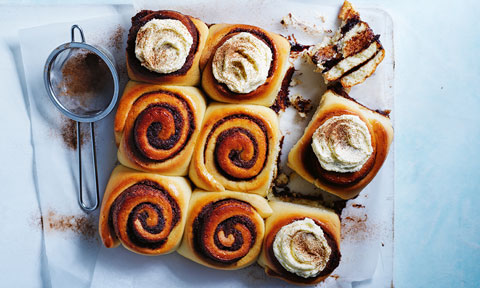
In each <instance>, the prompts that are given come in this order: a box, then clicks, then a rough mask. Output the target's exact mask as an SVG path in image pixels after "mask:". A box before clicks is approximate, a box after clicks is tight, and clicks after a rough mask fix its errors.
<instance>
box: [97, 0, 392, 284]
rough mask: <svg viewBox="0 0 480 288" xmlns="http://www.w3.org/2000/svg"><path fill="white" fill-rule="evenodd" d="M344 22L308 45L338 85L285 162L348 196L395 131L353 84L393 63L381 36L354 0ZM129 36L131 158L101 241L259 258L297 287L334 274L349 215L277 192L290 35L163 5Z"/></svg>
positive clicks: (116, 183) (229, 260)
mask: <svg viewBox="0 0 480 288" xmlns="http://www.w3.org/2000/svg"><path fill="white" fill-rule="evenodd" d="M339 18H340V19H341V20H342V24H341V27H340V28H339V29H338V31H337V32H336V34H335V35H334V36H333V37H331V38H330V39H328V41H324V42H323V43H322V44H319V45H317V46H315V47H314V49H312V50H311V51H309V55H310V56H311V59H312V63H313V64H314V65H315V67H316V68H315V69H316V70H317V71H319V72H321V73H322V74H323V76H324V78H325V81H326V82H327V83H329V84H331V85H330V86H329V87H331V88H329V89H327V92H326V93H325V94H324V95H323V96H322V99H321V102H320V104H319V106H318V108H317V110H316V112H315V114H314V116H313V118H312V120H311V122H310V123H309V125H308V126H307V128H306V129H305V132H304V134H303V136H302V137H301V139H300V140H299V141H298V142H297V143H296V145H295V146H294V147H293V149H292V150H291V151H289V155H288V165H289V167H291V168H292V169H293V170H294V171H295V172H296V173H298V174H299V175H300V176H301V177H303V178H304V179H305V180H307V181H309V182H311V183H313V184H314V185H316V186H317V187H319V188H321V189H322V190H324V191H327V192H330V193H333V194H335V195H337V196H339V197H341V198H343V199H350V198H353V197H355V196H356V195H358V193H360V191H361V190H362V189H363V188H364V187H365V186H366V185H367V184H368V183H369V182H370V181H371V180H372V178H373V177H374V176H375V175H376V173H377V172H378V170H379V169H380V167H381V166H382V164H383V162H384V160H385V158H386V156H387V153H388V150H389V146H390V143H391V141H392V137H393V130H392V126H391V122H390V119H389V117H388V115H384V114H381V113H378V112H375V111H372V110H370V109H368V108H366V107H364V106H362V105H360V104H359V103H357V102H356V101H355V100H354V99H353V98H351V97H349V96H348V95H347V93H346V92H345V91H346V90H348V88H349V87H351V86H353V85H356V84H359V83H361V82H363V81H364V80H365V79H366V78H368V77H369V76H370V75H371V74H372V73H373V72H374V71H375V68H376V66H377V65H378V64H379V63H380V62H381V61H382V59H383V56H384V50H383V48H382V46H381V44H380V42H379V39H378V36H376V35H374V34H373V32H372V30H371V28H370V27H369V26H368V24H367V23H366V22H364V21H362V20H361V19H360V16H359V14H358V13H357V12H356V11H355V10H354V9H353V7H352V6H351V5H350V3H348V2H345V3H344V5H343V6H342V8H341V11H340V14H339ZM127 41H128V42H127V51H126V52H127V70H128V75H129V78H130V80H131V81H130V82H129V83H128V84H127V86H126V87H125V90H124V92H123V96H122V98H121V100H120V102H119V106H118V110H117V112H116V116H115V123H114V130H115V131H114V132H115V140H116V143H117V146H118V160H119V162H120V163H121V165H118V166H117V167H116V168H115V169H114V170H113V172H112V175H111V177H110V180H109V182H108V185H107V187H106V191H105V194H104V198H103V202H102V207H101V214H100V223H99V231H100V235H101V239H102V242H103V243H104V245H105V246H106V247H116V246H118V245H119V244H120V243H121V244H123V246H125V247H126V248H127V249H129V250H131V251H133V252H136V253H140V254H146V255H161V254H167V253H171V252H173V251H177V252H178V253H179V254H181V255H183V256H184V257H186V258H189V259H191V260H193V261H195V262H197V263H200V264H202V265H205V266H208V267H211V268H216V269H239V268H242V267H246V266H248V265H251V264H253V263H254V262H255V261H258V263H259V264H260V265H261V266H262V267H263V268H264V269H265V272H266V273H267V274H268V275H270V276H273V277H279V278H281V279H284V280H286V281H288V282H292V283H296V284H314V283H318V282H320V281H322V280H323V279H325V278H326V277H328V276H329V275H330V274H331V273H332V272H333V271H334V270H335V268H336V267H337V266H338V265H339V263H340V258H341V255H340V226H341V225H340V219H339V216H338V215H337V214H336V213H335V212H334V211H332V210H330V209H327V208H322V207H319V205H316V206H315V207H312V206H308V205H305V204H299V203H296V202H295V201H291V202H283V201H278V200H277V201H268V200H267V199H266V196H267V193H268V191H269V189H270V187H271V184H272V180H273V179H274V178H275V176H276V172H277V171H276V170H277V161H278V159H277V158H278V156H279V152H280V151H279V150H280V140H281V133H280V131H279V121H278V115H277V114H276V113H275V112H274V111H273V110H272V109H270V108H269V106H271V105H272V104H273V103H274V101H275V99H276V97H277V94H278V92H279V90H280V87H281V85H282V81H283V79H284V77H285V74H286V72H287V70H288V69H289V68H290V67H291V64H290V62H289V55H290V44H289V42H288V41H287V40H286V39H285V38H284V37H282V36H280V35H278V34H275V33H271V32H268V31H265V30H263V29H261V28H259V27H255V26H250V25H237V24H215V25H211V26H210V27H208V26H207V25H206V24H205V23H203V22H202V21H201V20H199V19H196V18H194V17H191V16H187V15H183V14H181V13H178V12H174V11H166V10H164V11H145V10H144V11H141V12H139V13H138V14H137V15H135V16H134V17H133V18H132V26H131V29H130V31H129V36H128V40H127ZM200 87H201V88H200ZM207 97H209V98H210V101H209V102H208V103H209V104H208V106H207V101H206V99H207ZM186 176H188V177H189V179H190V181H191V182H190V181H189V180H187V178H186ZM191 183H193V185H194V186H195V187H196V188H195V190H194V191H193V192H192V184H191Z"/></svg>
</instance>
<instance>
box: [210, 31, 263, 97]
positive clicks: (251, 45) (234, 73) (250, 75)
mask: <svg viewBox="0 0 480 288" xmlns="http://www.w3.org/2000/svg"><path fill="white" fill-rule="evenodd" d="M271 62H272V51H271V50H270V48H269V47H268V46H267V44H265V43H264V42H263V41H262V40H260V39H259V38H257V37H255V36H254V35H252V34H251V33H248V32H241V33H238V34H236V35H234V36H233V37H231V38H230V39H228V40H227V41H225V43H223V44H222V45H221V46H220V47H219V48H218V49H217V51H216V52H215V55H214V56H213V62H212V72H213V76H214V77H215V79H217V81H218V82H220V83H224V84H225V85H227V87H228V89H230V91H232V92H235V93H250V92H252V91H254V90H255V89H257V88H258V87H259V86H260V85H262V84H263V83H265V81H266V80H267V77H268V70H269V69H270V64H271Z"/></svg>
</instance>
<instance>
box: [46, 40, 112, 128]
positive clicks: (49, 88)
mask: <svg viewBox="0 0 480 288" xmlns="http://www.w3.org/2000/svg"><path fill="white" fill-rule="evenodd" d="M72 48H80V49H85V50H88V51H90V52H92V53H94V54H95V55H97V56H99V57H100V58H101V59H102V60H103V62H105V64H107V66H108V69H109V71H110V74H111V75H112V79H113V95H112V99H111V100H110V103H109V104H108V105H107V107H106V108H105V109H103V110H101V112H99V113H97V114H93V115H88V116H87V115H83V114H77V113H74V112H72V111H71V110H69V109H67V108H66V107H65V106H64V105H63V104H62V103H61V102H60V101H59V99H58V98H57V95H56V94H55V91H54V90H53V87H52V82H51V76H50V72H51V69H52V65H53V62H54V61H55V59H56V58H57V57H58V55H60V53H62V52H63V51H65V50H68V49H72ZM43 80H44V84H45V88H46V90H47V94H48V96H49V98H50V100H51V101H52V102H53V104H54V105H55V106H56V107H57V108H58V109H59V110H60V112H62V113H63V114H64V115H65V116H67V117H68V118H70V119H72V120H75V121H77V122H84V123H90V122H96V121H98V120H101V119H103V118H105V117H106V116H107V115H108V114H110V112H111V111H112V110H113V108H114V107H115V104H116V102H117V99H118V93H119V90H120V88H119V77H118V72H117V69H116V68H115V64H114V63H113V61H112V60H111V59H110V58H109V56H108V55H107V54H106V53H105V52H103V51H101V50H100V49H98V48H96V47H95V46H92V45H90V44H87V43H84V42H68V43H64V44H62V45H60V46H58V47H57V48H55V49H54V50H53V51H52V53H50V55H49V56H48V58H47V61H46V62H45V68H44V74H43Z"/></svg>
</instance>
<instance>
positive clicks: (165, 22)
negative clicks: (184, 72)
mask: <svg viewBox="0 0 480 288" xmlns="http://www.w3.org/2000/svg"><path fill="white" fill-rule="evenodd" d="M192 44H193V37H192V35H191V34H190V32H189V31H188V29H187V27H185V25H183V23H182V22H180V21H179V20H174V19H152V20H150V21H148V22H147V23H146V24H145V25H143V26H142V27H141V28H140V29H139V30H138V33H137V38H136V41H135V56H136V57H137V59H138V60H139V61H140V62H141V64H142V66H144V67H145V68H147V69H148V70H150V71H154V72H157V73H163V74H166V73H172V72H175V71H177V70H180V68H182V67H183V65H184V64H185V61H186V60H187V56H188V54H189V53H190V48H191V47H192Z"/></svg>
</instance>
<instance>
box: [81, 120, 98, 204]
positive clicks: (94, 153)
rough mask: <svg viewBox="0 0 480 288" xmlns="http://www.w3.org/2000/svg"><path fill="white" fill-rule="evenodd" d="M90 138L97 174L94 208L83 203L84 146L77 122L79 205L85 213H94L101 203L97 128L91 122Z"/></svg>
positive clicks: (94, 167) (94, 168)
mask: <svg viewBox="0 0 480 288" xmlns="http://www.w3.org/2000/svg"><path fill="white" fill-rule="evenodd" d="M90 136H91V139H92V151H93V173H94V174H95V203H94V204H93V206H88V205H87V204H85V202H83V192H82V186H83V185H82V145H81V139H80V122H77V149H78V175H79V182H78V186H79V189H78V204H79V205H80V208H82V210H83V211H85V212H87V213H88V212H93V211H95V210H96V209H97V208H98V203H99V201H100V195H99V190H98V173H97V152H96V149H95V128H94V123H93V122H90Z"/></svg>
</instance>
